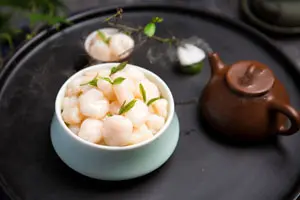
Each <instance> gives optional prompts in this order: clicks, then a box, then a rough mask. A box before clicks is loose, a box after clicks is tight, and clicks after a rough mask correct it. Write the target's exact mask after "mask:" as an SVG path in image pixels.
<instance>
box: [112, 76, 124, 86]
mask: <svg viewBox="0 0 300 200" xmlns="http://www.w3.org/2000/svg"><path fill="white" fill-rule="evenodd" d="M124 80H125V78H123V77H118V78H116V79H115V80H114V81H113V82H112V84H113V85H118V84H121V83H122V82H123V81H124Z"/></svg>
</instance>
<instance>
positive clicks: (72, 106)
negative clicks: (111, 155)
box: [62, 62, 168, 146]
mask: <svg viewBox="0 0 300 200" xmlns="http://www.w3.org/2000/svg"><path fill="white" fill-rule="evenodd" d="M167 115H168V101H167V100H166V99H164V98H162V97H161V93H160V91H159V89H158V87H157V86H156V85H155V84H154V83H153V82H151V81H150V80H148V79H147V77H145V75H144V73H143V72H141V70H139V68H137V67H134V66H128V65H127V63H126V62H124V63H121V64H119V65H118V66H115V67H113V68H112V69H101V70H94V71H87V72H85V73H84V74H83V75H82V76H79V77H76V78H75V79H74V80H73V81H72V82H70V83H69V84H68V86H67V89H66V93H65V97H64V99H63V102H62V118H63V120H64V122H65V123H66V125H67V126H68V127H69V129H70V130H71V131H72V132H73V133H74V134H76V135H78V136H79V137H81V138H82V139H84V140H86V141H89V142H91V143H95V144H99V145H107V146H128V145H133V144H137V143H140V142H142V141H145V140H148V139H150V138H152V137H153V136H154V135H155V134H156V133H157V132H158V131H159V130H160V129H161V128H162V127H163V126H164V124H165V121H166V118H167Z"/></svg>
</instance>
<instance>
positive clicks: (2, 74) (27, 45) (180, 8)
mask: <svg viewBox="0 0 300 200" xmlns="http://www.w3.org/2000/svg"><path fill="white" fill-rule="evenodd" d="M116 8H123V9H124V10H125V12H126V10H128V11H129V12H130V10H139V12H142V11H143V10H168V12H176V11H177V12H189V13H190V14H191V15H201V16H207V17H209V18H211V19H215V20H217V21H221V22H222V23H225V24H226V23H227V24H230V25H232V26H234V27H235V28H237V29H240V30H242V31H243V32H245V33H247V34H250V35H252V36H253V37H255V38H256V39H258V40H260V41H262V42H263V43H264V44H266V45H267V46H269V47H271V48H272V51H274V52H276V54H279V55H280V56H281V58H282V59H283V60H284V62H286V63H288V64H289V67H291V68H290V69H287V70H288V71H290V70H293V71H295V72H296V74H297V76H299V75H300V67H297V64H296V61H294V60H292V59H291V58H290V57H289V56H288V55H287V54H286V53H285V52H283V51H282V50H281V49H280V47H279V46H278V45H277V44H275V43H274V42H273V40H272V39H271V38H269V37H267V36H266V35H265V34H264V33H262V32H260V31H258V30H256V29H255V28H253V27H251V26H250V25H248V24H245V23H243V22H242V21H240V20H239V19H237V18H232V17H230V16H228V15H226V14H224V13H218V12H214V11H212V10H207V9H205V7H202V8H195V7H190V6H188V5H185V4H183V3H178V4H173V5H170V4H168V3H165V2H160V3H159V2H143V3H140V2H139V3H135V4H134V5H131V4H120V5H119V6H116V5H111V6H103V7H98V8H91V9H87V10H83V11H82V12H79V13H76V14H74V15H71V16H70V17H68V18H67V19H68V20H69V21H71V22H72V24H73V25H74V24H79V23H81V22H84V21H87V20H90V19H92V18H95V17H98V16H99V15H105V14H106V13H113V12H115V10H116ZM68 27H72V25H71V26H68V25H60V29H59V30H57V29H56V28H55V27H49V28H46V29H44V30H42V31H41V32H39V33H38V34H37V35H36V36H34V37H33V38H32V39H31V40H29V41H27V42H24V43H23V44H21V45H20V46H19V47H18V48H17V49H16V50H15V52H14V53H13V54H12V55H11V56H10V57H8V59H7V60H5V62H4V65H3V67H2V68H1V69H0V97H1V95H2V90H3V88H5V85H6V82H7V79H8V77H9V76H10V74H11V72H12V71H13V70H14V67H15V66H16V65H17V64H18V63H19V62H20V61H21V60H22V59H23V58H24V57H25V56H26V55H27V54H28V52H30V51H31V50H32V49H34V48H35V47H37V46H38V45H39V44H41V43H43V41H44V40H45V39H47V38H49V37H51V36H53V35H55V34H59V32H61V31H63V30H65V29H67V28H68ZM288 73H291V72H288ZM291 75H292V73H291ZM299 182H300V181H299ZM0 187H1V188H2V190H3V191H4V193H5V194H6V195H7V196H8V197H9V198H10V199H11V200H23V198H21V197H20V196H19V195H18V194H17V193H16V192H15V191H14V189H13V188H12V187H11V186H10V185H9V184H8V183H7V181H6V179H5V177H4V176H3V173H1V171H0ZM290 196H293V197H291V198H292V200H297V199H298V198H299V197H300V190H299V189H298V187H296V190H295V188H291V191H290V192H289V193H288V194H287V197H288V198H289V197H290Z"/></svg>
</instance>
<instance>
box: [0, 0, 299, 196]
mask: <svg viewBox="0 0 300 200" xmlns="http://www.w3.org/2000/svg"><path fill="white" fill-rule="evenodd" d="M64 1H65V3H66V5H67V6H68V8H69V13H70V14H74V13H78V12H80V11H83V10H86V9H89V8H95V7H105V6H116V7H117V6H119V5H124V4H127V5H131V4H135V3H145V2H151V3H155V2H162V1H163V2H164V3H167V4H172V5H173V4H181V5H185V6H190V7H193V8H195V7H197V8H206V9H207V10H210V11H212V12H217V13H222V14H224V15H226V16H228V17H230V18H235V19H237V20H242V19H241V18H240V16H239V12H238V1H239V0H161V1H158V0H152V1H146V0H64ZM272 39H273V40H274V43H276V44H277V45H279V46H280V47H281V49H282V50H283V51H284V52H285V53H286V54H287V55H288V56H289V57H291V58H292V59H293V60H294V61H295V62H296V63H298V66H299V68H300V36H293V37H291V36H288V37H276V38H274V37H272ZM0 200H8V198H7V197H6V196H5V195H4V193H3V191H1V190H0Z"/></svg>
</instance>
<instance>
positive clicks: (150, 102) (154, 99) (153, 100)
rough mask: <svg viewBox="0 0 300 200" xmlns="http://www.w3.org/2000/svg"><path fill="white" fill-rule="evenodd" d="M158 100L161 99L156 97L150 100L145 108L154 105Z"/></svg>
mask: <svg viewBox="0 0 300 200" xmlns="http://www.w3.org/2000/svg"><path fill="white" fill-rule="evenodd" d="M158 99H161V97H156V98H153V99H150V100H149V101H148V103H147V106H150V105H151V104H152V103H154V102H155V101H156V100H158Z"/></svg>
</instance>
